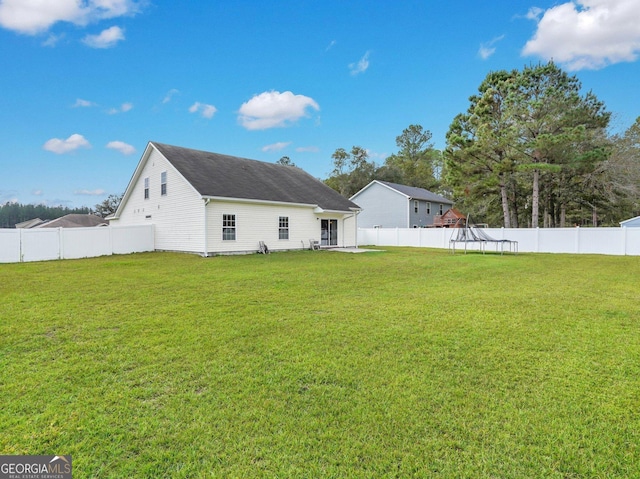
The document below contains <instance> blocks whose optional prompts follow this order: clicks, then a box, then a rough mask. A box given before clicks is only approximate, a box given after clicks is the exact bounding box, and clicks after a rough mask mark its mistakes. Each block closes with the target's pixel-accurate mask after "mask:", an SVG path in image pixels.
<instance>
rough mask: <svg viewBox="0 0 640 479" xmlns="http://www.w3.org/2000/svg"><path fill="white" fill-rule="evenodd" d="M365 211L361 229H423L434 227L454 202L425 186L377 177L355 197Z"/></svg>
mask: <svg viewBox="0 0 640 479" xmlns="http://www.w3.org/2000/svg"><path fill="white" fill-rule="evenodd" d="M350 199H351V201H354V202H356V203H358V205H359V206H360V207H361V208H362V212H361V213H360V214H359V215H358V226H359V227H361V228H375V227H379V228H420V227H426V226H433V225H434V220H435V218H436V217H437V216H442V215H444V214H445V213H446V212H447V211H448V210H449V209H450V208H451V207H452V206H453V202H452V201H451V200H448V199H446V198H445V197H444V196H440V195H437V194H435V193H432V192H431V191H428V190H425V189H424V188H417V187H415V186H406V185H398V184H396V183H389V182H387V181H378V180H373V181H372V182H371V183H369V184H368V185H367V186H365V187H364V188H362V189H361V190H360V191H358V192H357V193H356V194H355V195H353V196H352V197H351V198H350Z"/></svg>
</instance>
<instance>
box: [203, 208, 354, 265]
mask: <svg viewBox="0 0 640 479" xmlns="http://www.w3.org/2000/svg"><path fill="white" fill-rule="evenodd" d="M230 211H232V212H233V213H234V214H235V215H236V241H222V236H221V234H220V231H221V230H222V220H223V216H222V215H224V214H227V213H229V212H230ZM281 216H283V217H287V218H288V219H289V239H280V228H279V227H278V225H279V219H280V217H281ZM343 216H344V215H342V214H330V213H324V214H316V213H314V211H313V208H309V207H303V206H288V205H284V204H283V205H269V204H260V203H248V202H234V201H231V200H229V201H226V200H220V199H214V200H212V201H211V202H210V203H209V204H208V205H207V231H208V236H207V238H208V239H207V245H208V250H209V252H210V253H232V252H252V251H257V250H258V245H259V242H260V241H264V242H265V244H266V245H267V247H268V248H269V250H270V251H277V250H293V249H302V248H305V249H307V248H309V240H310V239H315V240H316V241H319V240H320V223H321V221H320V220H321V219H323V218H335V219H338V246H355V245H356V228H355V224H356V223H355V218H354V215H352V214H348V215H347V216H348V217H349V219H348V220H343Z"/></svg>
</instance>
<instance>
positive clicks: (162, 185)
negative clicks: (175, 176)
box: [160, 171, 167, 196]
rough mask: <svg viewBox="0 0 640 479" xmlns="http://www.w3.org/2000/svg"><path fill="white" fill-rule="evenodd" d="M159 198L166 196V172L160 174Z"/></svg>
mask: <svg viewBox="0 0 640 479" xmlns="http://www.w3.org/2000/svg"><path fill="white" fill-rule="evenodd" d="M160 196H167V172H166V171H163V172H162V173H160Z"/></svg>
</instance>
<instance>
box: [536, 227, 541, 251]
mask: <svg viewBox="0 0 640 479" xmlns="http://www.w3.org/2000/svg"><path fill="white" fill-rule="evenodd" d="M539 252H540V227H539V226H536V253H539Z"/></svg>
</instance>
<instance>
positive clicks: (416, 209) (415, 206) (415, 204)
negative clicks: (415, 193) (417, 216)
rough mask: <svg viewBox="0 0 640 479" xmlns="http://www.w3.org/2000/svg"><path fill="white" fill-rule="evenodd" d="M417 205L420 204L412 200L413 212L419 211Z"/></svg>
mask: <svg viewBox="0 0 640 479" xmlns="http://www.w3.org/2000/svg"><path fill="white" fill-rule="evenodd" d="M419 205H420V203H419V202H418V200H413V212H414V213H417V212H418V211H419Z"/></svg>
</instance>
